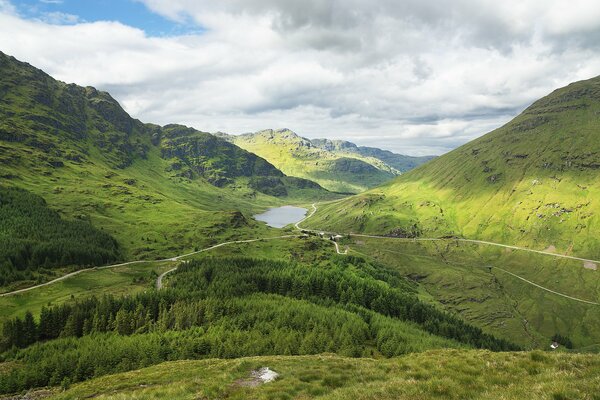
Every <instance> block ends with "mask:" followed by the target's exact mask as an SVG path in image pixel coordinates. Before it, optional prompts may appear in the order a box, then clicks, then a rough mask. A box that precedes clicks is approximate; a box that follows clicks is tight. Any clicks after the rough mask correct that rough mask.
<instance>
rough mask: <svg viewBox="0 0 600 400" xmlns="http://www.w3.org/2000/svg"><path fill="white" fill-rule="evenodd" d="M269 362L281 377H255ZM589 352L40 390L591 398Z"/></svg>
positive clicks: (281, 362)
mask: <svg viewBox="0 0 600 400" xmlns="http://www.w3.org/2000/svg"><path fill="white" fill-rule="evenodd" d="M263 367H268V368H270V369H271V370H273V371H275V372H277V373H278V374H279V377H278V378H277V379H276V380H275V381H274V382H270V383H265V384H256V385H254V384H252V382H256V380H255V379H253V375H252V373H253V371H256V370H259V369H260V368H263ZM599 376H600V358H599V357H598V356H591V355H570V354H564V353H563V354H556V353H555V354H547V353H542V352H533V353H490V352H486V351H473V350H471V351H464V350H463V351H455V350H436V351H428V352H425V353H419V354H410V355H407V356H403V357H399V358H393V359H388V360H381V359H379V360H376V359H370V358H361V359H353V358H344V357H340V356H336V355H319V356H300V357H282V356H268V357H250V358H241V359H236V360H201V361H176V362H169V363H164V364H160V365H157V366H154V367H150V368H145V369H142V370H139V371H134V372H127V373H122V374H118V375H113V376H107V377H104V378H99V379H94V380H92V381H89V382H85V383H82V384H78V385H74V386H72V387H71V388H70V389H69V390H67V391H65V392H60V391H59V390H55V391H45V392H40V395H43V394H45V395H47V396H49V397H48V398H51V399H61V400H62V399H64V400H67V399H79V398H91V397H93V398H95V399H123V398H135V399H157V398H169V399H174V400H175V399H190V398H202V399H222V398H228V399H275V398H277V399H292V398H297V399H307V398H320V399H349V398H352V399H373V398H377V399H467V398H468V399H504V400H512V399H514V400H517V399H518V400H520V399H524V398H528V399H596V398H597V388H598V387H599V386H600V380H599V378H598V377H599Z"/></svg>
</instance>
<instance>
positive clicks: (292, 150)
mask: <svg viewBox="0 0 600 400" xmlns="http://www.w3.org/2000/svg"><path fill="white" fill-rule="evenodd" d="M225 137H226V138H227V139H228V140H230V141H231V142H232V143H235V144H236V145H238V146H240V147H242V148H244V149H246V150H248V151H251V152H253V153H255V154H258V155H259V156H261V157H264V158H265V159H266V160H268V161H269V162H271V163H272V164H273V165H275V166H276V167H277V168H279V169H280V170H282V171H283V172H284V173H286V174H287V175H290V176H296V177H301V178H306V179H310V180H313V181H315V182H318V183H319V184H320V185H321V186H323V187H325V188H327V189H329V190H332V191H336V192H346V193H347V192H353V193H358V192H361V191H363V190H366V189H368V188H372V187H374V186H377V185H380V184H382V183H384V182H387V181H389V180H390V179H392V178H393V177H394V176H396V175H397V174H399V171H398V170H396V169H395V168H393V167H390V166H389V165H388V164H386V163H385V162H383V161H381V160H379V159H377V158H375V157H370V156H364V155H362V154H360V153H358V152H355V151H350V150H345V149H341V148H337V149H334V148H331V149H327V148H325V146H321V145H320V144H314V143H312V141H311V140H308V139H305V138H303V137H300V136H298V135H297V134H295V133H294V132H292V131H290V130H287V129H282V130H275V131H274V130H265V131H261V132H257V133H251V134H245V135H239V136H225Z"/></svg>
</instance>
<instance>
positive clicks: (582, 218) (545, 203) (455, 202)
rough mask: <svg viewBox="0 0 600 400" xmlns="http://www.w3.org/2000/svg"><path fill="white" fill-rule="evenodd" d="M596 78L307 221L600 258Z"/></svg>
mask: <svg viewBox="0 0 600 400" xmlns="http://www.w3.org/2000/svg"><path fill="white" fill-rule="evenodd" d="M599 115H600V78H594V79H590V80H587V81H581V82H577V83H573V84H571V85H569V86H567V87H564V88H562V89H559V90H556V91H555V92H553V93H552V94H550V95H548V96H547V97H544V98H542V99H541V100H538V101H536V102H535V103H534V104H532V105H531V106H530V107H529V108H527V109H526V110H525V111H524V112H523V113H522V114H521V115H519V116H518V117H516V118H515V119H514V120H512V121H511V122H509V123H508V124H506V125H504V126H503V127H501V128H499V129H497V130H495V131H493V132H491V133H489V134H487V135H484V136H482V137H481V138H479V139H477V140H474V141H472V142H470V143H468V144H466V145H464V146H462V147H460V148H458V149H456V150H454V151H452V152H450V153H448V154H446V155H444V156H442V157H439V158H437V159H435V160H432V161H431V162H429V163H427V164H426V165H423V166H421V167H419V168H417V169H415V170H413V171H410V172H408V173H406V174H404V175H402V176H400V177H398V178H396V179H395V180H394V181H392V182H390V183H388V184H386V185H384V186H381V187H379V188H376V189H373V190H371V191H369V192H366V193H364V194H361V195H358V196H355V197H352V198H349V199H347V200H345V201H342V202H339V203H336V204H331V205H329V206H324V207H322V209H321V210H320V212H319V213H317V214H316V216H315V218H314V219H312V220H311V221H310V222H311V224H312V225H313V226H322V227H327V228H331V229H338V230H340V231H346V232H348V231H362V232H370V233H376V234H380V235H391V236H403V237H419V236H420V237H442V236H460V237H466V238H475V239H483V240H491V241H495V242H500V243H506V244H514V245H523V246H527V247H531V248H535V249H546V248H548V249H549V250H550V251H558V252H560V253H573V254H577V255H579V256H582V257H589V258H594V257H595V258H596V259H598V258H600V239H599V237H600V235H598V233H600V226H599V217H600V201H599V195H600V187H599V186H598V182H599V181H600V118H599Z"/></svg>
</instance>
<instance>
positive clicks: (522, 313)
mask: <svg viewBox="0 0 600 400" xmlns="http://www.w3.org/2000/svg"><path fill="white" fill-rule="evenodd" d="M348 243H349V246H350V249H351V251H350V253H351V254H352V252H360V253H361V254H362V255H367V256H369V257H373V258H375V259H376V260H378V261H379V262H382V263H383V264H385V265H387V266H389V267H390V268H394V269H396V270H397V271H399V272H401V274H402V275H404V276H407V277H409V278H410V279H412V280H414V281H416V282H418V283H419V285H420V287H421V288H422V289H423V290H424V291H425V293H422V296H421V298H422V299H423V300H426V301H427V300H429V301H431V302H433V303H434V304H438V305H439V306H441V307H443V308H445V309H446V310H448V311H450V312H453V313H456V314H458V315H460V317H461V318H463V319H465V320H467V321H469V322H471V323H473V324H475V325H477V326H479V327H481V328H482V329H484V330H485V331H487V332H488V333H492V334H494V335H496V336H499V337H504V338H506V339H509V340H512V341H514V342H517V343H519V344H521V345H523V346H526V347H529V348H536V347H541V348H546V347H547V346H548V345H549V344H550V338H551V337H552V335H554V334H555V333H562V334H565V335H567V336H569V337H571V338H572V340H573V341H574V343H575V346H576V347H581V348H584V347H587V346H591V345H593V344H597V343H600V334H599V333H598V332H599V331H598V329H596V327H599V326H600V312H599V311H600V306H597V305H590V304H585V303H581V302H577V301H574V300H570V299H567V298H564V297H560V296H558V295H556V294H553V293H549V292H547V291H544V290H541V289H539V288H536V287H534V286H532V285H529V284H527V283H526V282H523V281H521V280H519V279H517V278H515V277H513V276H511V275H509V274H507V273H505V272H503V271H500V270H498V269H495V268H492V270H491V272H490V270H489V269H488V268H486V267H487V266H492V267H493V266H497V267H500V268H502V269H504V270H506V271H509V272H512V273H514V274H517V275H519V276H521V277H523V278H525V279H527V280H530V281H532V282H534V283H536V284H538V285H541V286H543V287H546V288H548V289H551V290H554V291H556V292H559V293H563V294H566V295H569V296H572V297H575V298H579V299H583V300H588V301H593V302H600V288H599V287H598V284H597V283H598V278H597V277H598V273H599V272H598V271H593V270H590V269H586V268H584V266H583V262H582V261H577V260H569V259H561V258H555V257H552V256H547V255H541V254H535V253H528V252H524V251H517V250H509V249H504V248H498V247H495V246H490V245H482V244H472V243H464V242H457V241H453V240H447V241H439V242H414V241H412V240H402V239H369V238H361V237H355V238H354V239H352V240H351V241H349V242H348ZM525 321H527V322H525Z"/></svg>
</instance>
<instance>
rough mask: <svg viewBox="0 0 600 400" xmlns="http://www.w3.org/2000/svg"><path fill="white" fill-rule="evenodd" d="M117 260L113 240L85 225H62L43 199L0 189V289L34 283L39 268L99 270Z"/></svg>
mask: <svg viewBox="0 0 600 400" xmlns="http://www.w3.org/2000/svg"><path fill="white" fill-rule="evenodd" d="M119 257H120V252H119V248H118V245H117V243H116V242H115V240H114V239H113V238H111V237H110V236H109V235H108V234H106V233H104V232H101V231H99V230H97V229H94V228H93V227H92V226H91V225H90V224H89V223H87V221H82V220H74V221H65V220H64V219H62V218H61V217H60V215H59V214H58V213H57V212H56V211H53V210H51V209H50V208H48V206H47V204H46V203H45V202H44V200H43V199H42V198H40V197H38V196H35V195H32V194H31V193H28V192H26V191H24V190H19V189H14V188H2V187H0V286H4V285H6V284H8V283H11V282H14V281H18V280H25V279H33V278H36V277H37V275H38V272H39V271H38V269H39V267H43V268H52V267H61V266H62V267H65V266H69V265H74V264H80V265H102V264H106V263H108V262H111V261H115V260H117V259H118V258H119Z"/></svg>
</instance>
